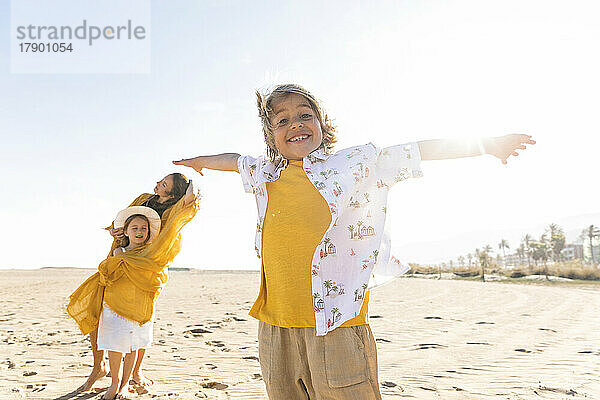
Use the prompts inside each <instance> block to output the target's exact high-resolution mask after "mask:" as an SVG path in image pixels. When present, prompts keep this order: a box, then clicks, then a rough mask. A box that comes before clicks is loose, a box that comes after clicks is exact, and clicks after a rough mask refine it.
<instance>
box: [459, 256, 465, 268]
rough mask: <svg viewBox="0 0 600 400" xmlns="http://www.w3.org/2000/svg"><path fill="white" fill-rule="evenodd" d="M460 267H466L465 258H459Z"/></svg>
mask: <svg viewBox="0 0 600 400" xmlns="http://www.w3.org/2000/svg"><path fill="white" fill-rule="evenodd" d="M458 265H460V266H461V267H464V266H465V258H464V257H463V256H459V257H458Z"/></svg>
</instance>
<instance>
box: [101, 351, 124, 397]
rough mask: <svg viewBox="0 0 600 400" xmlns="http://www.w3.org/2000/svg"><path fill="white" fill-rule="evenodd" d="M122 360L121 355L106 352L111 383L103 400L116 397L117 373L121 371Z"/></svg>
mask: <svg viewBox="0 0 600 400" xmlns="http://www.w3.org/2000/svg"><path fill="white" fill-rule="evenodd" d="M122 358H123V353H119V352H118V351H110V350H109V351H108V365H109V366H110V377H111V379H112V383H111V385H110V387H109V388H108V390H107V391H106V393H104V397H103V398H104V399H105V400H112V399H114V398H115V397H116V395H117V393H118V392H119V383H120V382H119V376H120V374H119V372H120V370H121V359H122Z"/></svg>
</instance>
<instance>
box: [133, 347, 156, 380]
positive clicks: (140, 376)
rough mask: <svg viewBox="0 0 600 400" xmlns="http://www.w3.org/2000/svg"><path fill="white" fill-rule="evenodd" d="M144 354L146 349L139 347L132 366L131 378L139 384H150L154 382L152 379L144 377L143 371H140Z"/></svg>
mask: <svg viewBox="0 0 600 400" xmlns="http://www.w3.org/2000/svg"><path fill="white" fill-rule="evenodd" d="M145 354H146V349H139V350H138V352H137V359H136V360H135V366H134V367H133V375H132V377H131V379H132V380H133V382H134V383H135V384H136V385H140V386H144V387H147V386H151V385H152V384H153V383H154V382H153V381H152V379H148V378H146V376H145V375H144V373H143V372H142V362H143V361H144V355H145Z"/></svg>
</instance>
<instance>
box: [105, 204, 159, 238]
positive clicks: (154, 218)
mask: <svg viewBox="0 0 600 400" xmlns="http://www.w3.org/2000/svg"><path fill="white" fill-rule="evenodd" d="M136 214H141V215H143V216H144V217H146V218H148V221H149V222H150V226H149V227H148V228H149V229H150V238H149V239H148V241H147V242H146V243H150V242H151V241H153V240H154V239H155V238H156V235H158V232H160V216H159V215H158V213H157V212H156V211H154V210H153V209H151V208H150V207H145V206H132V207H127V208H126V209H124V210H121V211H119V213H118V214H117V216H116V217H115V221H114V227H115V228H123V227H124V226H125V221H126V220H127V218H129V217H131V216H132V215H136Z"/></svg>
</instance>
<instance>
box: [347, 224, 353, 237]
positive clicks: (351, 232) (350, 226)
mask: <svg viewBox="0 0 600 400" xmlns="http://www.w3.org/2000/svg"><path fill="white" fill-rule="evenodd" d="M348 230H349V231H350V239H354V225H348Z"/></svg>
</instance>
